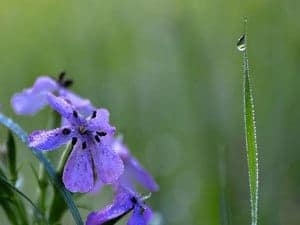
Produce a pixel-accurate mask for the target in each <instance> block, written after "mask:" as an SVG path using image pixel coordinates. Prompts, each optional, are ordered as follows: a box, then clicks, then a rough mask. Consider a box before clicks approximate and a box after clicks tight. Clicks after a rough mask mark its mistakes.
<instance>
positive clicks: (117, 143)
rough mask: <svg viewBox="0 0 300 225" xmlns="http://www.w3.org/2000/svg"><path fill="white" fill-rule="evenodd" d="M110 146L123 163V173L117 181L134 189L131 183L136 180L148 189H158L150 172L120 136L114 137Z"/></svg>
mask: <svg viewBox="0 0 300 225" xmlns="http://www.w3.org/2000/svg"><path fill="white" fill-rule="evenodd" d="M112 148H113V149H114V151H115V152H117V153H118V155H119V156H120V157H121V159H122V161H123V163H124V173H123V174H122V175H121V177H120V178H119V181H120V182H121V183H122V184H123V185H124V186H127V187H130V188H131V189H134V187H133V183H134V182H138V183H139V184H141V185H142V186H143V187H144V188H146V189H148V190H149V191H158V189H159V186H158V184H157V183H156V182H155V180H154V179H153V177H152V176H151V174H150V173H149V172H148V171H147V170H145V168H144V167H143V166H142V165H141V164H140V162H139V161H138V160H137V159H136V158H135V157H134V156H133V155H132V154H131V153H130V151H129V149H128V148H127V146H126V145H125V144H124V143H123V141H122V137H117V138H114V140H113V143H112Z"/></svg>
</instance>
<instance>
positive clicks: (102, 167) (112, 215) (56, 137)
mask: <svg viewBox="0 0 300 225" xmlns="http://www.w3.org/2000/svg"><path fill="white" fill-rule="evenodd" d="M72 83H73V81H72V80H69V79H65V74H64V73H62V74H60V76H59V78H58V79H53V78H51V77H48V76H41V77H39V78H38V79H37V80H36V82H35V83H34V85H33V86H32V87H31V88H29V89H25V90H23V91H22V92H20V93H17V94H15V95H14V96H13V98H12V101H11V103H12V106H13V109H14V110H15V112H16V113H17V114H21V115H33V114H35V113H37V112H38V111H39V110H41V109H42V108H43V107H45V106H46V105H49V106H50V107H51V108H52V109H53V110H55V111H56V112H58V113H59V114H60V115H61V118H62V121H63V123H62V125H61V127H59V128H55V129H52V130H38V131H34V132H32V133H31V134H30V136H29V138H28V145H29V146H30V147H33V148H35V149H38V150H40V151H49V150H54V149H57V148H59V147H61V146H63V145H65V144H67V143H70V145H71V152H70V154H69V156H68V159H67V161H66V163H65V165H64V169H63V173H62V181H63V183H64V185H65V187H66V188H67V189H68V190H69V191H71V192H80V193H88V192H96V191H99V190H100V188H101V187H102V185H111V186H112V188H113V190H114V193H115V197H114V201H113V203H112V204H111V205H108V206H107V207H105V208H104V209H102V210H99V211H98V212H92V213H90V214H89V215H88V218H87V221H86V224H87V225H96V224H97V225H99V224H113V223H114V222H116V221H117V220H119V219H120V218H121V217H123V216H124V215H126V214H127V213H129V212H130V211H133V213H132V216H131V217H130V219H129V221H128V225H147V224H148V223H149V220H150V218H151V209H150V208H149V207H148V206H147V205H145V203H144V201H143V200H144V198H143V197H142V196H140V195H139V194H138V192H137V191H136V189H135V183H139V184H141V185H142V186H144V188H146V189H147V190H149V191H157V190H158V185H157V183H156V182H155V180H154V179H153V177H152V176H151V175H150V174H149V173H148V172H147V171H146V170H145V169H144V168H143V166H142V165H141V164H140V163H139V162H138V160H137V159H136V158H135V157H134V156H132V155H131V153H130V151H129V150H128V148H127V147H126V146H125V145H124V144H123V142H122V138H120V137H116V136H115V133H116V128H115V127H113V126H112V125H111V124H110V121H109V112H108V110H107V109H103V108H95V107H94V106H93V105H92V104H91V102H90V101H89V100H87V99H83V98H81V97H79V96H78V95H76V94H74V93H73V92H71V91H69V90H68V87H69V86H70V85H71V84H72Z"/></svg>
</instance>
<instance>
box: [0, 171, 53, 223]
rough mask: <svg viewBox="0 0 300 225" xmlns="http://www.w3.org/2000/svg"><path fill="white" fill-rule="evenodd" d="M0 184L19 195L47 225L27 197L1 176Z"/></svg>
mask: <svg viewBox="0 0 300 225" xmlns="http://www.w3.org/2000/svg"><path fill="white" fill-rule="evenodd" d="M0 182H1V184H2V185H5V186H6V187H7V188H9V189H11V190H12V191H13V192H15V193H17V194H18V195H20V196H21V197H23V198H24V199H25V200H26V201H27V202H28V203H29V204H30V205H31V206H32V208H33V209H34V210H35V212H36V214H37V215H38V216H39V217H40V218H41V219H43V220H44V221H45V222H46V224H48V222H47V220H46V218H45V217H44V216H43V214H42V213H41V211H40V210H39V209H38V207H37V206H36V205H35V204H34V203H33V202H32V201H31V200H30V198H29V197H27V196H26V195H25V194H24V193H23V192H21V191H20V190H19V189H17V188H16V187H15V186H13V185H12V184H10V183H9V182H8V181H7V179H6V178H5V177H3V176H2V175H0Z"/></svg>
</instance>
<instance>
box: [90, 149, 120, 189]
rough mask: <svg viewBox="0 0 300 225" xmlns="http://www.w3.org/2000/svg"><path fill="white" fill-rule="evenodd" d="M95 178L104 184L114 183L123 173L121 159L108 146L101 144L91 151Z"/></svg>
mask: <svg viewBox="0 0 300 225" xmlns="http://www.w3.org/2000/svg"><path fill="white" fill-rule="evenodd" d="M92 154H93V160H94V163H95V167H96V169H97V176H98V177H99V178H100V179H101V181H102V182H103V183H105V184H111V183H114V182H115V181H116V180H117V179H118V178H119V177H120V175H121V174H122V173H123V170H124V165H123V162H122V160H121V158H120V157H119V156H118V154H117V153H115V152H114V151H113V150H112V149H111V148H110V146H108V145H104V144H102V143H100V144H98V145H97V148H95V149H93V150H92Z"/></svg>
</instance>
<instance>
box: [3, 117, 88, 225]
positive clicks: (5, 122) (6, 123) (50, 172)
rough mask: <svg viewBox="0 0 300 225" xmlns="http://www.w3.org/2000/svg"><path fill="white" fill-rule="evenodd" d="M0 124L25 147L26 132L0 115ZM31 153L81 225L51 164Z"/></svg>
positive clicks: (39, 155)
mask: <svg viewBox="0 0 300 225" xmlns="http://www.w3.org/2000/svg"><path fill="white" fill-rule="evenodd" d="M0 123H1V124H3V125H4V126H6V127H7V128H9V129H10V130H11V131H12V132H13V133H14V134H16V135H17V136H18V137H19V138H20V139H21V141H22V142H24V143H25V144H26V145H27V139H28V136H27V134H26V132H25V131H24V130H23V129H22V128H21V127H20V126H19V125H18V124H16V123H15V122H14V121H12V120H11V119H10V118H8V117H6V116H5V115H3V114H2V113H0ZM31 150H32V153H33V154H34V156H35V157H36V158H38V160H39V161H40V162H41V163H43V165H44V166H45V169H46V170H47V173H48V175H49V178H50V181H51V182H52V183H53V185H54V186H55V187H56V188H57V189H58V190H59V192H60V194H61V195H62V197H63V198H64V200H65V202H66V203H67V205H68V207H69V209H70V212H71V214H72V216H73V219H74V221H75V222H76V224H77V225H83V221H82V219H81V216H80V213H79V211H78V209H77V207H76V205H75V203H74V201H73V199H72V196H71V193H70V192H69V191H68V190H67V189H66V188H65V187H64V185H63V184H62V182H61V180H60V179H59V178H58V177H57V176H56V172H55V169H54V168H53V166H52V164H51V163H50V162H49V160H48V159H47V158H46V157H45V156H44V155H43V154H42V153H41V152H40V151H38V150H37V149H34V148H31Z"/></svg>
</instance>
